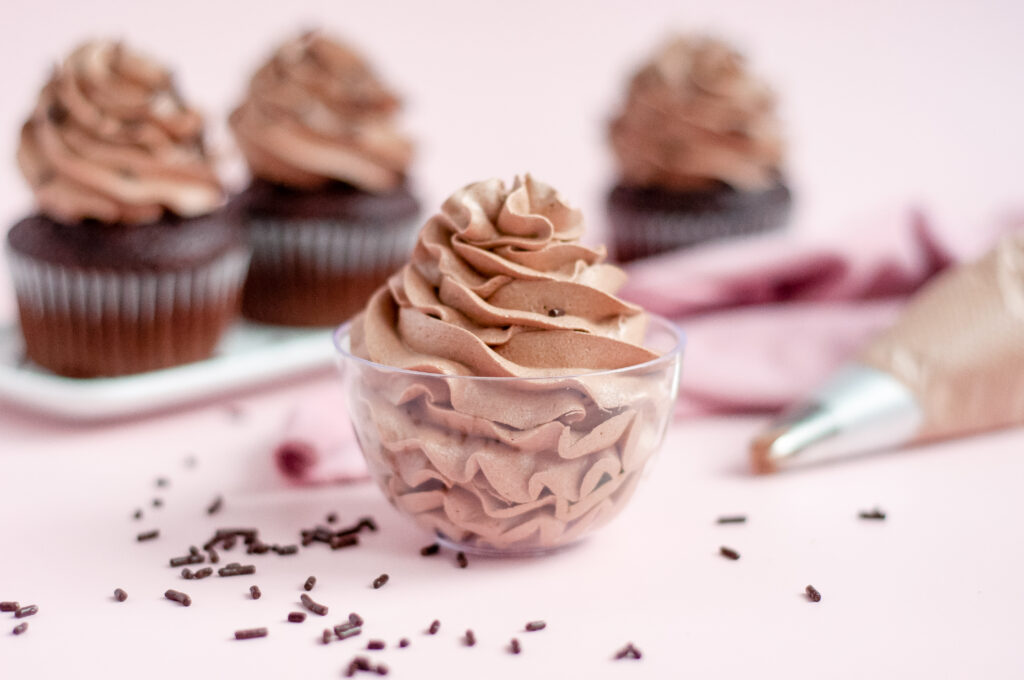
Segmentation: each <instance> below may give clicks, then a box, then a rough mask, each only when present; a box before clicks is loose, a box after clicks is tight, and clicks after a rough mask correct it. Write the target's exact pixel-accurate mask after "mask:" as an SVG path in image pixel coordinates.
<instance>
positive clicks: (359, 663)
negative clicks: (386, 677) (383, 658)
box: [345, 656, 387, 678]
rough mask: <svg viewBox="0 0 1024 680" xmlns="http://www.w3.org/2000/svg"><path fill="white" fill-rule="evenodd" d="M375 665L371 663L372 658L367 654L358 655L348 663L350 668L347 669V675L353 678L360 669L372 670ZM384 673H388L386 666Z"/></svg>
mask: <svg viewBox="0 0 1024 680" xmlns="http://www.w3.org/2000/svg"><path fill="white" fill-rule="evenodd" d="M372 670H374V669H373V666H371V665H370V660H369V659H367V658H366V657H365V656H357V657H355V658H354V659H352V660H351V661H349V663H348V669H347V670H346V671H345V676H346V677H349V678H351V677H352V676H353V675H355V674H356V673H357V672H358V671H372ZM384 674H387V667H385V670H384Z"/></svg>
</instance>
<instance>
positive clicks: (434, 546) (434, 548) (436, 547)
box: [420, 543, 441, 557]
mask: <svg viewBox="0 0 1024 680" xmlns="http://www.w3.org/2000/svg"><path fill="white" fill-rule="evenodd" d="M439 552H441V544H440V543H431V544H430V545H425V546H423V547H422V548H420V555H423V556H424V557H428V556H430V555H436V554H437V553H439Z"/></svg>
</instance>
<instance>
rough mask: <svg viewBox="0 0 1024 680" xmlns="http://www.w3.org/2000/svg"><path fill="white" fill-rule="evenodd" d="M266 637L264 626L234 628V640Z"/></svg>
mask: <svg viewBox="0 0 1024 680" xmlns="http://www.w3.org/2000/svg"><path fill="white" fill-rule="evenodd" d="M262 637H267V629H266V628H247V629H246V630H236V631H235V639H236V640H252V639H253V638H262Z"/></svg>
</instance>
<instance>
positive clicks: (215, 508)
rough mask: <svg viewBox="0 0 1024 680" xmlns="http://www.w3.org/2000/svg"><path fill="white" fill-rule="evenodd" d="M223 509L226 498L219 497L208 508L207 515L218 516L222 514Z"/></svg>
mask: <svg viewBox="0 0 1024 680" xmlns="http://www.w3.org/2000/svg"><path fill="white" fill-rule="evenodd" d="M222 507H224V497H223V496H217V497H216V498H214V499H213V502H212V503H210V505H208V506H207V507H206V514H207V515H216V514H217V513H218V512H220V509H221V508H222Z"/></svg>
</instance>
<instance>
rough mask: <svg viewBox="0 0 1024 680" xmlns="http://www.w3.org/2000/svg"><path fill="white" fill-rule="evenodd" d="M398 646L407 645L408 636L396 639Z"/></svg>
mask: <svg viewBox="0 0 1024 680" xmlns="http://www.w3.org/2000/svg"><path fill="white" fill-rule="evenodd" d="M398 646H399V647H408V646H409V638H402V639H401V640H399V641H398Z"/></svg>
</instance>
